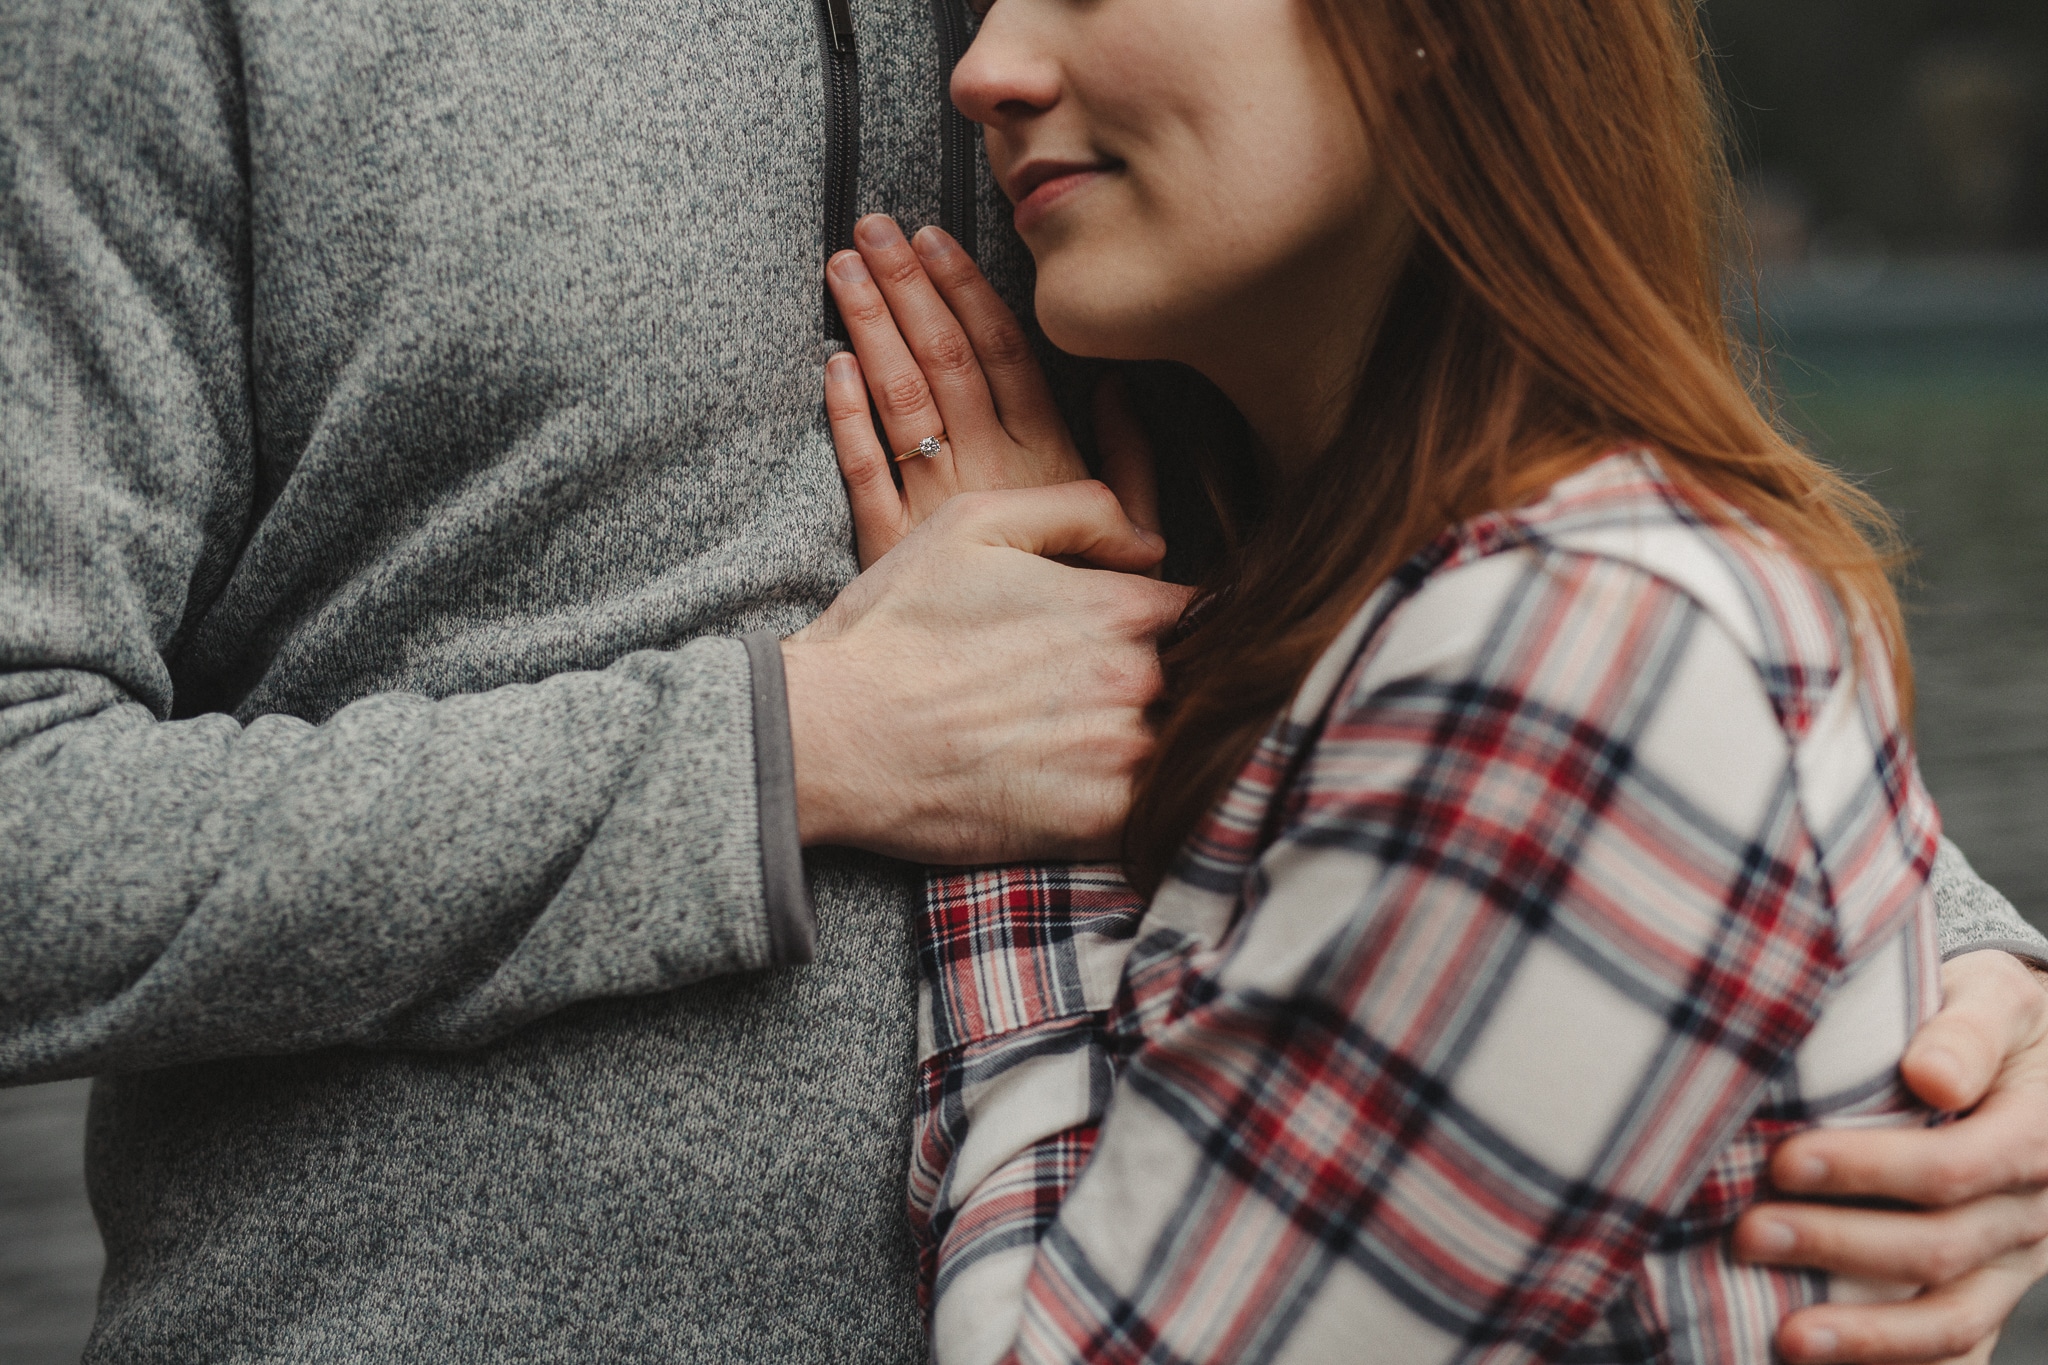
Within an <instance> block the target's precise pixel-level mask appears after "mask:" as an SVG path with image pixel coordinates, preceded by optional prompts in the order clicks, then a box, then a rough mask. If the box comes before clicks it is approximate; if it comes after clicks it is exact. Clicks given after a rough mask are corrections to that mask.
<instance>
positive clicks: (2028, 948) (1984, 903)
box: [1928, 839, 2048, 970]
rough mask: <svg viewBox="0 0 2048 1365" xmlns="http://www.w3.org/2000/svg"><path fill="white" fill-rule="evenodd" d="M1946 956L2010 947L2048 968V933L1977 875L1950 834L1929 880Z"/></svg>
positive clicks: (2029, 959)
mask: <svg viewBox="0 0 2048 1365" xmlns="http://www.w3.org/2000/svg"><path fill="white" fill-rule="evenodd" d="M1928 885H1929V886H1930V887H1931V888H1932V889H1933V891H1934V913H1935V915H1936V917H1937V927H1938V928H1939V930H1940V932H1941V955H1942V957H1943V958H1944V959H1946V958H1951V957H1957V956H1960V955H1961V954H1963V953H1974V952H1979V951H1981V950H1984V949H1987V948H1988V949H1993V950H1996V951H1999V952H2006V953H2011V954H2013V955H2014V956H2015V957H2022V958H2025V959H2026V960H2027V961H2028V962H2031V963H2032V964H2034V965H2035V966H2037V967H2040V968H2043V969H2044V970H2048V937H2043V936H2042V934H2041V931H2040V930H2039V929H2036V928H2035V927H2034V926H2033V925H2031V924H2029V923H2027V922H2026V921H2025V920H2023V919H2021V918H2020V912H2019V911H2017V910H2015V909H2013V905H2012V902H2011V901H2009V900H2007V899H2006V898H2005V897H2004V896H2001V895H2000V894H1999V893H1998V888H1997V887H1995V886H1992V885H1991V884H1990V883H1989V882H1987V881H1985V880H1984V879H1983V878H1982V877H1980V876H1978V875H1977V869H1975V868H1973V867H1971V866H1970V860H1969V859H1968V858H1965V857H1964V856H1963V851H1962V850H1961V849H1959V848H1957V847H1956V846H1955V845H1954V844H1952V843H1950V842H1949V841H1948V840H1947V839H1943V840H1942V841H1941V852H1940V853H1939V854H1938V855H1937V856H1936V857H1935V860H1934V872H1933V874H1932V876H1931V877H1930V878H1929V880H1928Z"/></svg>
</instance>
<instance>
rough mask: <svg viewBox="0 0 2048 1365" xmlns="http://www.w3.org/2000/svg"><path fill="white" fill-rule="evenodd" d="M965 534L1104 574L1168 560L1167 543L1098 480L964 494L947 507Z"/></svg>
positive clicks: (1136, 570) (1136, 569)
mask: <svg viewBox="0 0 2048 1365" xmlns="http://www.w3.org/2000/svg"><path fill="white" fill-rule="evenodd" d="M946 510H947V511H949V512H951V513H952V514H953V515H954V516H956V517H958V518H960V519H961V522H962V525H961V526H960V530H961V532H962V533H963V534H965V535H966V536H968V537H969V538H970V539H974V540H979V541H981V542H983V543H984V544H988V545H1007V546H1009V547H1010V548H1012V549H1016V550H1023V551H1024V552H1025V553H1027V554H1034V555H1042V556H1044V557H1045V558H1047V559H1075V560H1081V561H1084V562H1086V563H1088V564H1092V565H1094V566H1095V567H1096V568H1100V569H1117V570H1121V571H1122V572H1124V573H1143V572H1144V571H1145V570H1147V569H1150V568H1152V567H1153V566H1154V565H1156V564H1158V563H1159V561H1160V560H1161V559H1163V558H1164V557H1165V555H1166V542H1165V541H1164V540H1163V539H1161V538H1160V536H1159V535H1158V533H1157V532H1154V531H1148V530H1145V529H1144V528H1142V527H1140V526H1138V525H1137V524H1135V523H1134V522H1133V521H1132V520H1131V519H1130V518H1129V517H1127V516H1125V515H1124V509H1123V504H1122V503H1121V502H1119V501H1118V499H1117V496H1116V494H1114V493H1112V492H1111V491H1110V490H1109V486H1108V485H1107V484H1104V483H1101V482H1099V481H1097V480H1095V479H1081V480H1078V481H1076V482H1074V483H1060V484H1052V485H1050V486H1048V487H1044V488H1013V489H1006V490H1003V491H1001V492H990V493H967V494H962V495H961V496H959V497H956V498H954V499H952V500H951V501H949V502H948V503H947V504H946Z"/></svg>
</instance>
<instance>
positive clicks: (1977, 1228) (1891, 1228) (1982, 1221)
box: [1735, 1191, 2048, 1284]
mask: <svg viewBox="0 0 2048 1365" xmlns="http://www.w3.org/2000/svg"><path fill="white" fill-rule="evenodd" d="M2043 1238H2048V1192H2041V1191H2036V1192H2035V1193H2032V1194H2012V1195H1992V1196H1990V1197H1988V1198H1985V1199H1979V1200H1976V1201H1974V1202H1972V1203H1968V1204H1963V1205H1959V1206H1957V1207H1956V1208H1953V1209H1942V1210H1938V1211H1934V1212H1924V1213H1902V1212H1897V1211H1893V1210H1886V1209H1857V1208H1842V1207H1839V1206H1834V1205H1827V1204H1785V1203H1772V1204H1759V1205H1758V1206H1757V1207H1755V1208H1753V1209H1751V1210H1749V1212H1747V1213H1745V1214H1744V1215H1743V1216H1742V1221H1741V1222H1739V1223H1737V1224H1736V1225H1735V1254H1736V1256H1737V1257H1738V1258H1740V1259H1742V1260H1745V1261H1752V1262H1757V1263H1760V1264H1765V1265H1780V1266H1803V1267H1805V1268H1807V1269H1810V1270H1825V1271H1828V1272H1830V1273H1832V1274H1836V1275H1848V1276H1852V1277H1854V1278H1857V1279H1865V1280H1885V1281H1890V1282H1892V1283H1896V1284H1946V1283H1948V1282H1949V1281H1950V1280H1955V1279H1960V1278H1961V1277H1962V1276H1964V1275H1966V1274H1969V1273H1971V1272H1973V1271H1975V1270H1977V1269H1979V1268H1981V1267H1982V1266H1984V1265H1986V1264H1988V1263H1989V1262H1991V1261H1994V1260H1996V1259H1997V1258H1999V1257H2001V1256H2004V1255H2006V1254H2007V1253H2009V1252H2012V1251H2017V1250H2023V1249H2025V1248H2028V1247H2032V1246H2033V1245H2034V1244H2036V1243H2038V1242H2040V1241H2041V1240H2042V1239H2043Z"/></svg>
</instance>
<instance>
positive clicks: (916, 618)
mask: <svg viewBox="0 0 2048 1365" xmlns="http://www.w3.org/2000/svg"><path fill="white" fill-rule="evenodd" d="M1164 549H1165V547H1164V544H1163V542H1161V541H1160V540H1159V538H1158V537H1157V536H1156V535H1153V534H1152V533H1150V532H1148V531H1144V530H1142V529H1140V528H1139V527H1138V526H1136V525H1134V524H1133V523H1132V522H1131V521H1130V520H1129V519H1128V518H1127V517H1125V515H1124V513H1123V509H1122V507H1121V506H1120V505H1119V503H1118V501H1117V498H1116V496H1115V495H1114V494H1112V493H1111V492H1110V491H1109V489H1108V488H1107V487H1105V486H1104V485H1102V484H1100V483H1096V482H1093V481H1083V482H1076V483H1064V484H1060V485H1058V486H1056V487H1051V488H1034V489H1017V490H1012V491H1008V492H991V493H968V494H962V495H959V496H957V497H954V498H952V499H951V500H949V501H948V502H946V503H945V504H943V505H942V506H941V507H939V508H938V510H937V511H936V512H935V513H934V514H933V515H932V516H931V518H930V519H929V520H927V521H925V522H924V523H923V524H922V525H920V526H918V527H917V528H916V529H915V530H912V531H911V532H910V533H909V534H908V535H907V536H906V537H905V538H904V539H903V541H902V542H901V543H900V544H898V545H896V546H895V547H894V548H893V549H892V550H891V551H890V553H889V554H888V555H886V556H885V557H884V558H882V559H881V560H880V561H879V562H877V563H876V564H875V566H874V567H873V568H871V569H869V570H868V571H867V572H866V573H863V574H862V575H861V576H860V577H859V578H857V579H855V580H854V581H853V583H852V584H850V585H849V586H848V587H847V589H846V591H845V592H843V593H841V594H840V596H839V598H838V600H837V601H835V602H834V603H833V604H832V606H831V607H830V608H828V609H827V610H826V612H825V614H824V615H823V616H821V617H819V618H818V619H817V620H816V621H814V622H812V623H811V624H810V625H809V626H806V627H805V628H804V629H803V630H801V631H799V632H798V633H797V634H796V635H794V636H792V637H791V638H790V639H789V640H787V641H785V642H784V644H783V659H784V662H785V665H786V669H787V674H788V686H789V718H790V735H791V740H792V742H793V744H794V746H795V751H796V783H797V808H798V824H799V827H800V830H801V833H802V837H803V841H804V843H805V844H847V845H852V846H854V847H858V848H866V849H872V850H874V851H875V852H878V853H888V854H893V855H895V856H897V857H901V858H909V859H913V860H916V861H920V862H931V863H976V862H999V861H1010V860H1021V859H1027V858H1087V857H1101V856H1104V855H1109V854H1113V853H1114V852H1115V851H1116V848H1117V837H1118V833H1119V831H1120V830H1121V829H1122V827H1123V821H1124V815H1125V812H1126V810H1127V809H1128V807H1129V805H1130V794H1131V783H1132V780H1133V778H1134V776H1135V775H1136V772H1137V769H1138V765H1139V764H1140V763H1141V762H1143V760H1144V758H1145V757H1146V755H1147V754H1148V753H1149V752H1150V751H1151V746H1152V737H1151V733H1150V731H1149V729H1148V728H1147V726H1146V724H1145V717H1144V711H1145V707H1146V706H1147V705H1149V704H1150V702H1151V701H1152V700H1153V698H1154V697H1155V696H1156V695H1157V694H1158V690H1159V663H1158V659H1157V656H1156V654H1155V652H1154V644H1155V641H1156V639H1157V637H1158V635H1159V633H1160V632H1161V631H1163V630H1165V629H1166V628H1167V627H1168V626H1170V625H1171V624H1172V623H1173V622H1174V621H1175V620H1176V619H1177V618H1178V616H1179V614H1180V611H1181V608H1182V607H1183V606H1184V605H1185V603H1186V601H1187V597H1188V594H1189V590H1188V589H1186V588H1180V587H1174V586H1172V585H1169V584H1165V583H1159V582H1155V581H1153V580H1151V579H1147V578H1143V577H1138V576H1137V575H1138V574H1140V573H1142V572H1143V571H1144V570H1146V569H1149V568H1151V567H1152V566H1153V565H1155V564H1156V563H1158V561H1159V558H1160V556H1161V555H1162V554H1163V553H1164ZM1055 556H1057V557H1060V558H1065V559H1071V560H1078V561H1085V562H1087V563H1089V564H1095V565H1100V566H1101V567H1100V568H1076V567H1072V566H1070V565H1068V564H1062V563H1057V562H1055V559H1054V558H1053V557H1055Z"/></svg>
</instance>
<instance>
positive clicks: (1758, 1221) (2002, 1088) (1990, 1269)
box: [1735, 952, 2048, 1365]
mask: <svg viewBox="0 0 2048 1365" xmlns="http://www.w3.org/2000/svg"><path fill="white" fill-rule="evenodd" d="M1942 989H1943V992H1944V994H1945V997H1946V1000H1947V1004H1946V1005H1945V1006H1944V1007H1943V1008H1942V1010H1941V1012H1940V1013H1939V1014H1937V1015H1936V1016H1935V1017H1934V1018H1933V1019H1931V1020H1929V1021H1928V1022H1927V1024H1926V1026H1925V1027H1923V1028H1922V1029H1921V1030H1920V1032H1919V1033H1918V1034H1917V1035H1916V1036H1915V1037H1914V1039H1913V1042H1912V1045H1911V1046H1910V1047H1909V1048H1908V1049H1907V1051H1906V1056H1905V1058H1904V1060H1903V1061H1902V1062H1901V1063H1900V1070H1901V1072H1902V1073H1903V1074H1904V1076H1905V1079H1906V1083H1907V1084H1908V1085H1909V1086H1910V1087H1911V1088H1912V1090H1913V1092H1914V1093H1915V1094H1916V1095H1918V1096H1919V1097H1920V1098H1921V1099H1923V1100H1925V1101H1926V1102H1927V1103H1928V1104H1930V1105H1933V1106H1934V1107H1935V1108H1937V1109H1942V1110H1949V1111H1956V1112H1961V1111H1964V1110H1970V1111H1972V1112H1970V1113H1969V1115H1968V1117H1966V1118H1964V1119H1962V1120H1960V1121H1959V1122H1956V1123H1953V1124H1950V1125H1948V1126H1946V1127H1942V1128H1932V1129H1903V1128H1894V1129H1882V1130H1866V1131H1860V1132H1859V1131H1850V1130H1841V1131H1833V1132H1830V1131H1824V1130H1823V1131H1815V1132H1811V1133H1804V1134H1801V1135H1800V1136H1798V1137H1795V1138H1792V1139H1791V1140H1789V1141H1787V1142H1786V1143H1785V1144H1784V1145H1783V1146H1782V1147H1780V1148H1779V1149H1778V1151H1777V1152H1776V1153H1775V1154H1773V1156H1772V1159H1771V1180H1772V1183H1773V1184H1774V1185H1776V1186H1777V1188H1778V1189H1779V1190H1780V1191H1781V1192H1783V1193H1785V1194H1788V1195H1795V1196H1796V1195H1818V1196H1829V1197H1850V1198H1872V1197H1876V1198H1882V1199H1891V1200H1899V1201H1903V1202H1905V1203H1909V1204H1916V1205H1921V1206H1923V1211H1921V1212H1890V1211H1884V1210H1877V1209H1856V1208H1841V1207H1831V1206H1828V1205H1822V1204H1792V1203H1776V1204H1763V1205H1759V1206H1758V1207H1756V1208H1754V1209H1752V1210H1750V1211H1749V1213H1748V1214H1746V1215H1745V1216H1744V1217H1743V1219H1742V1221H1741V1223H1740V1224H1739V1225H1737V1227H1736V1233H1735V1249H1736V1254H1737V1255H1738V1256H1740V1257H1742V1258H1743V1259H1745V1260H1750V1261H1760V1262H1767V1263H1771V1264H1776V1265H1796V1266H1809V1267H1812V1268H1814V1269H1819V1270H1827V1271H1832V1272H1835V1273H1838V1274H1843V1275H1850V1276H1855V1277H1857V1278H1859V1279H1870V1280H1885V1281H1891V1282H1894V1283H1898V1284H1906V1285H1925V1286H1927V1289H1926V1291H1925V1292H1924V1293H1922V1294H1921V1295H1920V1296H1919V1297H1917V1298H1913V1299H1909V1300H1907V1301H1905V1302H1903V1303H1892V1304H1871V1305H1861V1306H1854V1305H1848V1304H1829V1305H1821V1306H1818V1307H1814V1308H1808V1309H1803V1310H1801V1311H1800V1312H1797V1313H1794V1314H1792V1315H1791V1316H1790V1317H1788V1318H1787V1319H1786V1320H1785V1322H1784V1323H1783V1325H1782V1326H1781V1327H1780V1328H1779V1330H1778V1337H1777V1345H1778V1349H1779V1351H1780V1352H1781V1353H1782V1354H1783V1355H1784V1356H1785V1358H1786V1359H1787V1360H1788V1361H1792V1362H1796V1363H1797V1365H1806V1363H1807V1362H1821V1361H1855V1362H1862V1365H1878V1363H1879V1362H1891V1361H1913V1362H1919V1361H1966V1362H1975V1363H1976V1365H1981V1363H1982V1362H1984V1361H1988V1360H1989V1359H1990V1358H1991V1350H1992V1347H1993V1346H1994V1345H1995V1344H1996V1343H1997V1340H1998V1332H1999V1329H2000V1328H2001V1327H2002V1326H2003V1325H2004V1323H2005V1319H2006V1317H2007V1315H2008V1314H2010V1313H2011V1312H2012V1309H2013V1305H2014V1304H2016V1303H2017V1302H2018V1301H2019V1298H2020V1295H2022V1294H2023V1293H2025V1292H2026V1290H2027V1288H2028V1287H2029V1286H2030V1285H2032V1284H2033V1282H2034V1281H2035V1280H2037V1279H2039V1278H2040V1277H2041V1276H2042V1275H2043V1274H2044V1273H2048V990H2044V989H2043V987H2042V983H2041V982H2040V981H2038V980H2037V979H2036V977H2035V976H2034V974H2033V973H2031V972H2029V971H2028V970H2027V968H2026V967H2024V966H2022V965H2021V964H2020V961H2019V959H2017V958H2014V957H2011V956H2009V955H2007V954H2005V953H2000V952H1981V953H1966V954H1964V955H1963V956H1961V957H1959V958H1956V959H1955V960H1954V961H1952V962H1950V963H1949V964H1948V965H1947V966H1946V967H1945V968H1943V969H1942Z"/></svg>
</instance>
